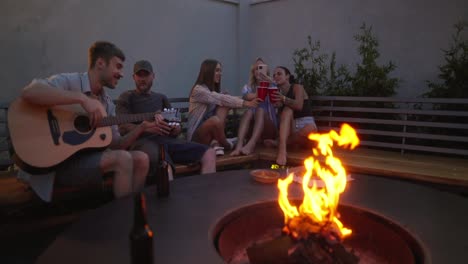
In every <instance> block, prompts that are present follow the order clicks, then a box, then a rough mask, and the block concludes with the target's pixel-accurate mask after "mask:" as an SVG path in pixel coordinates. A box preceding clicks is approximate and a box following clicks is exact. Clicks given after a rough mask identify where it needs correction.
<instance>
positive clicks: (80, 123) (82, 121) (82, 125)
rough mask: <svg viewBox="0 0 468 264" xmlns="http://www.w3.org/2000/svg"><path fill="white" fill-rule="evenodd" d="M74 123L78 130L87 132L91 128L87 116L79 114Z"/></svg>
mask: <svg viewBox="0 0 468 264" xmlns="http://www.w3.org/2000/svg"><path fill="white" fill-rule="evenodd" d="M73 124H74V125H75V128H76V130H78V132H81V133H86V132H89V131H90V130H91V125H90V123H89V118H88V117H87V116H77V117H76V118H75V122H74V123H73Z"/></svg>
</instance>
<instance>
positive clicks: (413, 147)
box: [360, 140, 468, 156]
mask: <svg viewBox="0 0 468 264" xmlns="http://www.w3.org/2000/svg"><path fill="white" fill-rule="evenodd" d="M360 144H361V145H363V146H371V147H381V148H394V149H400V150H401V149H405V150H416V151H425V152H433V153H444V154H455V155H462V156H468V150H464V149H454V148H442V147H430V146H420V145H410V144H397V143H386V142H377V141H364V140H362V141H361V142H360Z"/></svg>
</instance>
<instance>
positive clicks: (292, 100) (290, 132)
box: [264, 66, 317, 165]
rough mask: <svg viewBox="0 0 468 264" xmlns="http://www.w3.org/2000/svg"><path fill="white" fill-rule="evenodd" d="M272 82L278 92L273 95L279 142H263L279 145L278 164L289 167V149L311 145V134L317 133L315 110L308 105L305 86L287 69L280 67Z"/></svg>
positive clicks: (267, 140) (277, 68) (275, 72)
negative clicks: (298, 82) (277, 118)
mask: <svg viewBox="0 0 468 264" xmlns="http://www.w3.org/2000/svg"><path fill="white" fill-rule="evenodd" d="M273 79H274V80H275V82H276V84H277V85H278V89H279V92H278V93H276V94H275V95H274V98H275V101H276V102H278V103H277V104H278V105H277V106H279V107H280V110H279V111H280V114H279V116H280V125H279V139H278V141H276V140H271V139H266V140H265V141H264V143H265V145H267V146H278V154H277V156H276V163H277V164H278V165H286V160H287V157H286V155H287V150H286V147H287V146H292V145H308V143H309V140H308V138H307V137H308V135H309V134H310V133H312V132H316V131H317V125H316V124H315V120H314V117H313V116H312V109H311V107H310V105H309V102H308V99H309V96H308V95H307V93H306V91H305V90H304V87H303V86H302V85H300V84H297V83H295V81H294V75H292V74H291V72H290V71H289V69H288V68H286V67H283V66H278V67H276V68H275V71H274V73H273Z"/></svg>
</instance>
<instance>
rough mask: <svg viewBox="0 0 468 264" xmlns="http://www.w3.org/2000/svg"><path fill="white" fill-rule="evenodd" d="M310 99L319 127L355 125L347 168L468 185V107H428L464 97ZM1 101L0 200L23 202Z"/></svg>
mask: <svg viewBox="0 0 468 264" xmlns="http://www.w3.org/2000/svg"><path fill="white" fill-rule="evenodd" d="M170 102H171V103H172V105H173V107H175V108H179V109H180V111H181V114H182V122H183V123H184V122H185V121H186V118H187V117H186V114H187V111H188V98H171V99H170ZM310 103H311V104H312V106H313V109H314V111H315V117H316V121H317V124H318V127H319V129H320V131H321V132H325V131H329V130H330V129H338V128H339V126H340V124H341V123H343V122H346V123H349V124H351V125H352V126H354V127H355V128H356V129H357V131H358V134H359V135H360V137H361V147H359V148H358V149H357V150H355V151H353V152H350V151H340V150H339V154H340V156H341V157H342V159H343V163H344V164H345V165H346V166H347V168H348V170H349V171H351V172H357V173H368V174H373V175H381V176H388V177H398V178H402V179H410V180H418V181H424V182H430V183H436V184H445V185H453V186H462V187H467V186H468V165H467V164H468V162H467V157H468V151H467V147H466V146H467V143H468V137H467V135H468V124H467V122H468V118H466V117H467V116H468V111H458V110H457V111H454V110H433V109H432V105H434V104H450V105H455V104H465V105H467V104H468V100H466V99H399V98H372V97H320V96H317V97H312V98H311V100H310ZM0 105H1V106H2V108H1V109H2V110H3V115H0V118H1V119H0V121H1V122H0V132H2V134H1V137H0V142H3V144H0V146H1V147H2V151H3V156H2V162H1V163H0V164H5V165H4V166H3V167H2V169H3V170H5V169H10V171H7V172H2V175H0V181H2V184H0V186H2V188H0V195H2V193H3V196H8V195H5V194H6V193H8V192H12V190H13V193H15V195H16V196H11V195H10V196H8V197H1V196H0V204H1V203H2V202H1V201H3V202H5V201H6V203H11V202H12V201H13V200H14V201H21V202H23V201H25V200H27V199H28V197H30V195H31V194H30V193H24V189H25V188H27V186H24V183H21V182H19V181H18V180H16V179H15V178H14V176H15V170H12V168H13V166H12V162H11V159H10V158H9V151H8V150H9V145H8V144H9V143H8V142H9V141H8V129H7V126H6V114H5V113H6V110H7V109H8V104H7V103H3V104H0ZM242 112H243V111H242V110H233V111H232V112H231V113H230V115H229V120H228V122H227V131H228V135H229V136H231V137H232V136H237V129H236V128H237V126H238V122H239V118H240V116H241V114H242ZM437 117H439V119H437ZM183 128H184V130H183V131H186V128H185V127H184V126H183ZM2 129H3V130H2ZM228 154H229V153H226V155H225V156H222V157H218V158H217V169H218V170H222V169H225V168H232V167H233V166H241V165H243V164H247V163H253V162H256V161H259V160H260V161H267V162H270V163H271V162H273V161H274V160H275V159H276V150H275V149H268V148H263V147H258V148H257V149H256V151H255V153H252V154H251V155H248V156H237V157H230V156H229V155H228ZM309 155H310V151H309V150H301V151H290V152H289V153H288V161H287V162H288V165H291V166H296V165H301V164H302V161H303V160H304V159H305V158H306V157H307V156H309ZM441 155H442V156H441ZM199 169H200V168H199V165H176V175H190V174H196V173H198V171H199ZM15 184H16V185H15ZM2 189H3V191H2ZM21 194H24V195H23V196H21ZM12 197H13V198H12Z"/></svg>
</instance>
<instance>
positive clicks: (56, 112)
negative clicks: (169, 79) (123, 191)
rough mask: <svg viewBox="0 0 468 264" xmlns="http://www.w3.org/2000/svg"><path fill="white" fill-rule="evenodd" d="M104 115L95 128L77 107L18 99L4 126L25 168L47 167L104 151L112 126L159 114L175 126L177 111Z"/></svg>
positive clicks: (84, 113) (14, 102) (108, 141)
mask: <svg viewBox="0 0 468 264" xmlns="http://www.w3.org/2000/svg"><path fill="white" fill-rule="evenodd" d="M102 111H103V113H102V116H104V117H103V118H102V120H101V122H100V123H99V124H98V125H97V126H96V127H95V128H93V127H91V126H90V118H89V117H88V115H87V112H86V111H85V110H84V109H83V108H82V107H81V105H79V104H74V105H60V106H53V107H50V106H40V105H34V104H30V103H28V102H26V101H24V100H23V99H21V98H18V99H16V100H15V101H13V102H12V103H11V104H10V106H9V109H8V127H9V131H10V138H11V142H12V145H13V149H14V151H15V154H16V155H17V156H18V158H19V159H20V160H21V161H22V162H24V163H26V164H27V165H29V166H32V167H36V168H50V167H53V166H55V165H57V164H59V163H61V162H63V161H64V160H65V159H67V158H68V157H70V156H71V155H73V154H75V153H76V152H78V151H80V150H84V149H91V148H105V147H107V146H109V144H110V143H111V141H112V129H111V126H112V125H119V124H124V123H133V122H140V121H143V120H154V115H155V114H156V113H160V114H162V115H163V117H164V118H165V120H166V121H168V122H174V123H179V122H180V118H178V117H177V110H170V111H165V112H153V113H141V114H127V115H119V116H107V113H106V112H105V111H104V110H102Z"/></svg>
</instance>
